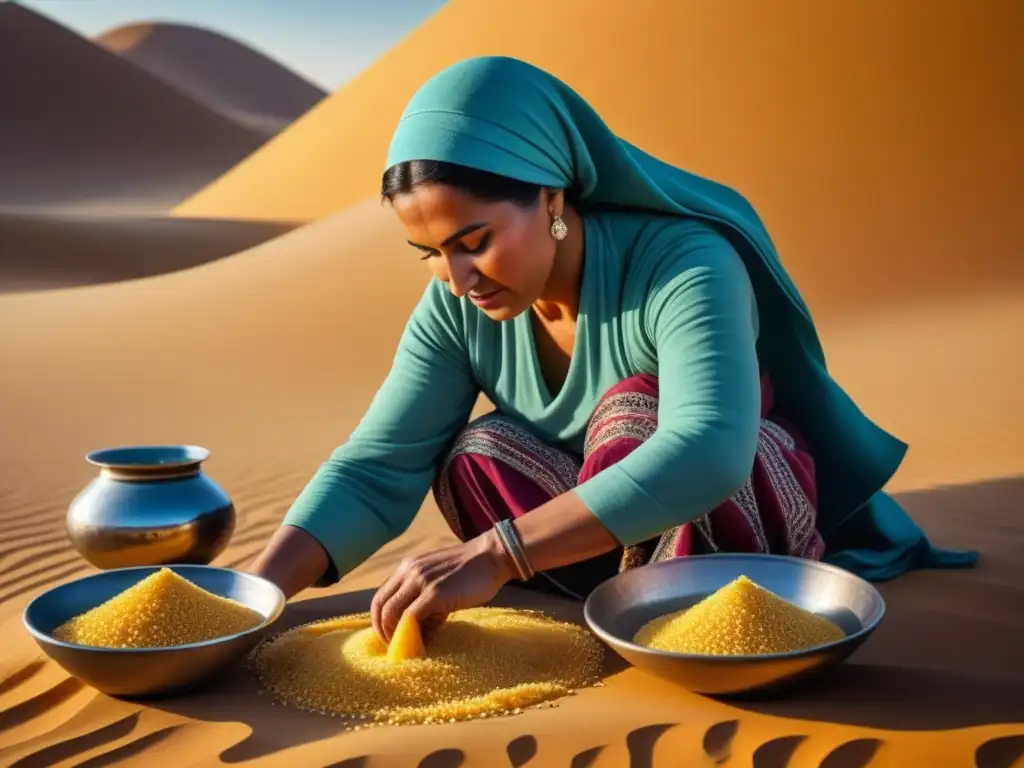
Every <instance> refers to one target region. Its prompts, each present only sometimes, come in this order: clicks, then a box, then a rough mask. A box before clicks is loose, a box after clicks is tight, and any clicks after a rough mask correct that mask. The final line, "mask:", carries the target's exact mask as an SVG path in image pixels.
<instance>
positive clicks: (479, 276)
mask: <svg viewBox="0 0 1024 768" xmlns="http://www.w3.org/2000/svg"><path fill="white" fill-rule="evenodd" d="M393 204H394V208H395V212H396V213H397V214H398V218H399V219H400V220H401V222H402V224H403V225H404V226H405V229H406V231H407V233H408V235H409V244H410V245H411V246H413V247H414V248H415V249H416V250H417V251H419V253H420V256H421V258H422V259H423V260H424V261H425V262H426V264H427V266H428V267H430V270H431V271H432V272H433V273H434V276H435V277H436V278H437V279H438V280H443V281H444V282H446V283H448V286H449V288H450V289H451V291H452V293H453V294H454V295H456V296H459V297H461V296H466V295H468V296H469V299H470V300H471V301H472V302H473V303H474V304H476V305H477V306H478V307H479V308H480V309H481V310H482V311H483V312H484V313H485V314H486V315H487V316H488V317H490V318H491V319H492V320H498V321H503V320H510V319H512V318H514V317H516V316H517V315H519V314H520V313H522V312H524V311H526V309H527V308H529V307H530V305H531V304H533V303H534V302H535V301H537V300H538V299H539V298H541V295H542V294H543V292H544V288H545V286H546V285H547V282H548V277H549V275H550V274H551V269H552V266H553V265H554V262H555V252H556V242H557V241H556V240H555V239H554V238H553V237H552V236H551V221H552V217H553V216H555V215H561V213H562V193H561V192H554V193H552V192H549V191H548V190H546V189H545V190H542V191H541V194H540V197H539V199H538V202H537V204H536V205H534V206H532V207H528V208H526V207H522V206H520V205H517V204H515V203H509V202H500V203H494V202H487V201H483V200H479V199H477V198H474V197H472V196H471V195H468V194H466V193H465V192H461V191H459V190H457V189H454V188H452V187H449V186H446V185H444V184H430V183H427V184H420V185H418V186H416V187H415V188H414V189H413V190H412V191H410V192H407V193H403V194H401V195H396V196H395V198H394V200H393Z"/></svg>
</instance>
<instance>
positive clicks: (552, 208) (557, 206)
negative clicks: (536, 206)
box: [545, 189, 565, 217]
mask: <svg viewBox="0 0 1024 768" xmlns="http://www.w3.org/2000/svg"><path fill="white" fill-rule="evenodd" d="M545 193H546V195H547V201H546V202H547V206H546V207H547V210H548V215H550V216H551V217H555V216H561V215H562V213H563V212H564V211H565V190H564V189H546V190H545Z"/></svg>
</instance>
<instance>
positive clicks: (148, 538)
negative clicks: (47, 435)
mask: <svg viewBox="0 0 1024 768" xmlns="http://www.w3.org/2000/svg"><path fill="white" fill-rule="evenodd" d="M209 456H210V452H209V451H208V450H206V449H205V448H201V447H199V446H194V445H149V446H129V447H122V448H106V449H103V450H99V451H93V452H92V453H90V454H88V455H87V456H86V457H85V458H86V461H88V462H89V463H90V464H93V465H95V466H98V467H99V468H100V472H99V476H98V477H96V478H95V479H94V480H93V481H92V482H91V483H89V485H87V486H86V487H85V488H84V489H82V491H81V493H79V494H78V496H76V497H75V499H74V501H72V502H71V506H70V508H69V509H68V514H67V530H68V535H69V537H70V538H71V542H72V544H74V546H75V548H76V549H77V550H78V551H79V552H80V553H81V555H82V556H83V557H84V558H85V559H86V560H88V561H89V562H90V563H91V564H92V565H94V566H96V567H97V568H103V569H106V568H125V567H130V566H137V565H166V564H169V563H195V564H199V565H206V564H208V563H209V562H210V561H212V560H213V559H214V558H215V557H216V556H217V555H219V554H220V553H221V552H222V551H223V550H224V548H225V547H226V546H227V545H228V541H230V539H231V535H232V534H233V533H234V530H235V508H234V505H233V504H232V503H231V499H229V498H228V496H227V494H225V493H224V491H223V490H221V488H220V487H219V486H218V485H217V484H216V483H215V482H214V481H213V480H211V479H210V478H209V477H207V476H206V475H204V474H203V473H202V471H201V469H200V465H201V464H202V462H204V461H205V460H206V459H208V458H209Z"/></svg>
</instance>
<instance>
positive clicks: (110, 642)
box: [53, 568, 263, 648]
mask: <svg viewBox="0 0 1024 768" xmlns="http://www.w3.org/2000/svg"><path fill="white" fill-rule="evenodd" d="M262 622H263V616H262V615H260V614H259V613H258V612H256V611H254V610H252V609H251V608H249V607H247V606H245V605H242V604H241V603H238V602H236V601H234V600H229V599H228V598H225V597H221V596H220V595H214V594H212V593H211V592H208V591H206V590H205V589H203V588H201V587H198V586H196V585H195V584H193V583H192V582H191V581H189V580H188V579H186V578H184V577H182V576H179V575H178V574H177V573H175V572H174V571H172V570H171V569H170V568H161V569H160V570H158V571H156V572H154V573H152V574H150V575H149V576H147V577H146V578H144V579H142V580H141V581H139V582H138V583H137V584H135V585H133V586H131V587H129V588H128V589H126V590H124V591H123V592H121V593H120V594H117V595H115V596H114V597H112V598H110V599H109V600H107V601H106V602H104V603H101V604H100V605H98V606H96V607H95V608H93V609H91V610H89V611H86V612H85V613H82V614H80V615H78V616H76V617H74V618H73V619H70V620H69V621H67V622H65V623H64V624H62V625H61V626H59V627H57V629H55V630H54V631H53V636H54V637H55V638H56V639H58V640H62V641H64V642H68V643H77V644H79V645H91V646H97V647H102V648H165V647H168V646H176V645H186V644H188V643H199V642H203V641H204V640H213V639H214V638H218V637H225V636H227V635H233V634H236V633H238V632H244V631H245V630H247V629H252V628H253V627H255V626H258V625H259V624H260V623H262Z"/></svg>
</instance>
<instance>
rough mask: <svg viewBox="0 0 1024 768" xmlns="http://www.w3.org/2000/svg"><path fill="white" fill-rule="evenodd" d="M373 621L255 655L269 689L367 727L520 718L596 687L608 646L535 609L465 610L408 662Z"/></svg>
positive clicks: (363, 619)
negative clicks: (540, 706) (529, 709)
mask: <svg viewBox="0 0 1024 768" xmlns="http://www.w3.org/2000/svg"><path fill="white" fill-rule="evenodd" d="M404 655H406V652H405V651H401V652H397V651H394V650H393V651H392V653H391V654H390V658H389V653H388V646H387V644H385V643H384V642H382V641H381V640H380V639H379V638H378V637H377V635H376V633H375V632H374V631H373V629H372V627H371V624H370V617H369V614H356V615H351V616H342V617H338V618H334V619H327V620H325V621H320V622H315V623H313V624H307V625H304V626H301V627H297V628H295V629H292V630H289V631H287V632H284V633H282V634H281V635H278V636H277V637H275V638H274V639H273V640H270V641H268V642H266V643H264V644H263V645H261V646H260V647H258V648H257V649H256V651H254V653H253V655H252V657H251V664H252V666H253V668H254V670H255V672H256V675H257V677H258V678H259V680H260V682H261V685H262V687H264V688H265V689H267V690H269V691H270V692H271V693H273V694H274V695H275V696H276V697H277V698H279V699H280V700H282V701H283V702H285V703H287V704H291V705H292V706H296V707H299V708H302V709H307V710H313V711H316V712H323V713H327V714H332V715H339V716H342V717H344V718H346V719H349V720H354V721H359V722H363V723H367V724H376V725H381V724H404V723H441V722H455V721H457V720H468V719H472V718H478V717H489V716H492V715H503V714H510V713H518V712H520V711H521V710H522V709H524V708H527V707H531V706H535V705H537V704H541V703H543V702H549V701H551V700H553V699H556V698H560V697H562V696H566V695H568V694H571V693H573V692H574V691H575V690H576V689H579V688H583V687H585V686H588V685H592V684H594V683H596V682H597V680H598V676H599V674H600V670H601V666H602V661H603V648H602V646H601V645H600V644H599V643H598V642H597V640H596V639H595V638H594V637H593V636H592V635H591V634H590V633H589V632H588V631H587V630H586V629H585V628H583V627H580V626H578V625H575V624H569V623H565V622H560V621H556V620H554V619H551V618H548V617H546V616H544V615H543V614H540V613H538V612H535V611H523V610H514V609H508V608H472V609H467V610H462V611H456V612H455V613H453V614H452V615H451V616H449V617H448V620H447V621H446V622H445V623H444V624H442V625H441V626H440V627H439V628H438V629H437V631H436V632H435V633H434V635H433V636H432V638H431V640H430V643H429V644H428V645H427V647H426V653H425V655H422V654H421V655H418V656H413V657H409V658H399V657H401V656H404Z"/></svg>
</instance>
